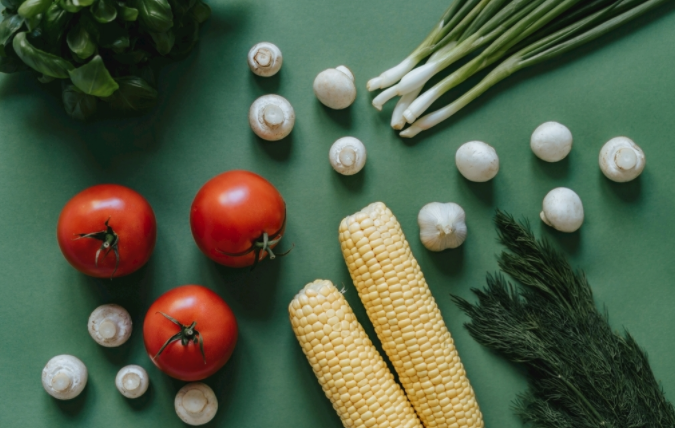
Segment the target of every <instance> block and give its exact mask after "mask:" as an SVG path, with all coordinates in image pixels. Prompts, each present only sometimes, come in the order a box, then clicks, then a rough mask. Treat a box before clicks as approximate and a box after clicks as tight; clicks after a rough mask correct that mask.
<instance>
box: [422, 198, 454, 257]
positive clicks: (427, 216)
mask: <svg viewBox="0 0 675 428" xmlns="http://www.w3.org/2000/svg"><path fill="white" fill-rule="evenodd" d="M465 218H466V215H465V213H464V210H463V209H462V207H460V206H459V205H457V204H456V203H454V202H448V203H447V204H443V203H440V202H431V203H429V204H426V205H425V206H423V207H422V209H421V210H420V212H419V214H418V215H417V224H419V226H420V240H421V241H422V244H424V246H425V247H427V249H429V250H431V251H443V250H445V249H446V248H457V247H459V246H460V245H462V243H463V242H464V240H465V239H466V223H465V222H464V220H465Z"/></svg>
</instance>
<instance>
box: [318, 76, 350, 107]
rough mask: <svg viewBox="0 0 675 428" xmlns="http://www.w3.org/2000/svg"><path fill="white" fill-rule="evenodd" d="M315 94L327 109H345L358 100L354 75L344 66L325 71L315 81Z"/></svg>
mask: <svg viewBox="0 0 675 428" xmlns="http://www.w3.org/2000/svg"><path fill="white" fill-rule="evenodd" d="M314 94H315V95H316V97H317V98H318V99H319V101H321V103H322V104H323V105H325V106H326V107H330V108H332V109H335V110H342V109H345V108H347V107H349V106H350V105H352V103H353V102H354V100H355V99H356V85H354V74H352V72H351V70H350V69H348V68H347V67H345V66H344V65H341V66H338V67H335V68H329V69H328V70H324V71H322V72H321V73H319V74H318V75H317V76H316V79H314Z"/></svg>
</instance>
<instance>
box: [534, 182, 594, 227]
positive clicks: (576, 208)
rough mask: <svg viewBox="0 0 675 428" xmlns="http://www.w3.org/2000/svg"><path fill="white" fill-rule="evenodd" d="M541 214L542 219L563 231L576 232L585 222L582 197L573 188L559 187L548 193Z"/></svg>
mask: <svg viewBox="0 0 675 428" xmlns="http://www.w3.org/2000/svg"><path fill="white" fill-rule="evenodd" d="M542 208H543V209H542V211H541V214H539V217H541V221H543V222H544V223H546V224H547V225H549V226H551V227H552V228H554V229H556V230H559V231H561V232H568V233H571V232H575V231H577V230H578V229H579V228H580V227H581V224H582V223H583V222H584V207H583V205H582V204H581V198H579V195H577V194H576V193H575V192H574V191H573V190H571V189H568V188H566V187H558V188H555V189H553V190H551V191H550V192H548V194H547V195H546V197H545V198H544V202H543V204H542Z"/></svg>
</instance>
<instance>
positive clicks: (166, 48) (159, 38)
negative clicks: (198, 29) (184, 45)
mask: <svg viewBox="0 0 675 428" xmlns="http://www.w3.org/2000/svg"><path fill="white" fill-rule="evenodd" d="M150 35H151V36H152V40H153V41H154V42H155V48H157V52H159V54H160V55H166V54H168V53H169V52H171V49H173V45H174V43H175V42H176V35H175V34H174V33H173V31H171V30H169V31H167V32H165V33H150Z"/></svg>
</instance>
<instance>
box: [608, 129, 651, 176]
mask: <svg viewBox="0 0 675 428" xmlns="http://www.w3.org/2000/svg"><path fill="white" fill-rule="evenodd" d="M599 162H600V169H601V170H602V173H603V174H605V177H607V178H609V179H610V180H612V181H616V182H617V183H625V182H626V181H631V180H634V179H636V178H637V177H638V176H639V175H640V174H642V170H643V169H645V154H644V152H643V151H642V149H641V148H640V147H639V146H638V145H637V144H635V143H634V142H633V140H631V139H630V138H628V137H616V138H612V139H611V140H609V141H608V142H607V143H605V145H604V146H602V150H600V160H599Z"/></svg>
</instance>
